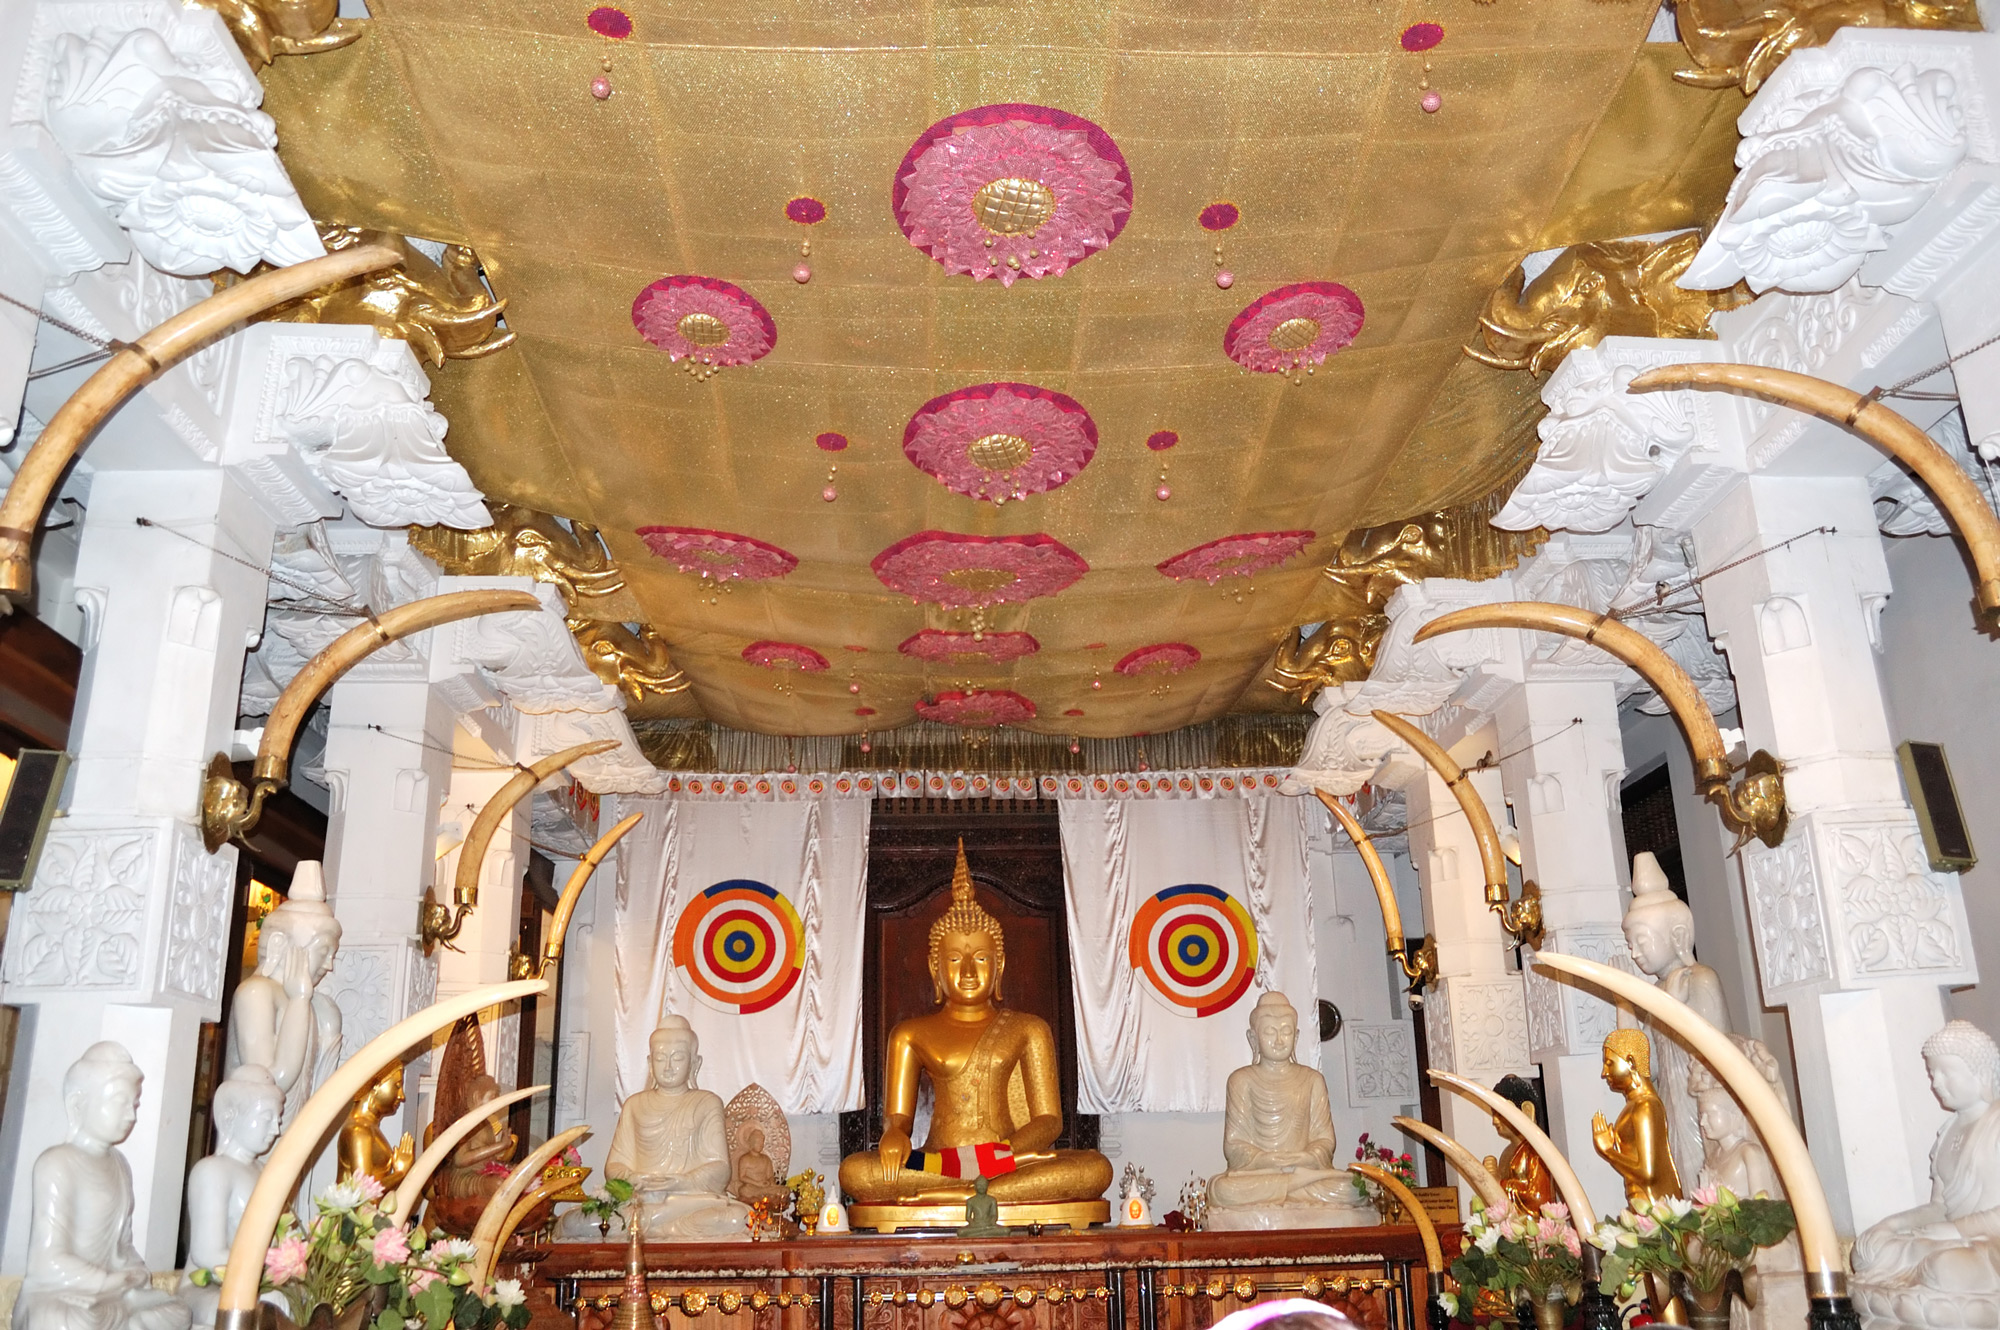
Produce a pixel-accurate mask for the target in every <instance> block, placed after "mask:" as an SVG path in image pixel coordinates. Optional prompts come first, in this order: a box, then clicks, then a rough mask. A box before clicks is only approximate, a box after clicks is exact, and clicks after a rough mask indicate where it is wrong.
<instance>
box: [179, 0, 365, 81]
mask: <svg viewBox="0 0 2000 1330" xmlns="http://www.w3.org/2000/svg"><path fill="white" fill-rule="evenodd" d="M194 3H195V4H197V5H199V6H201V8H203V9H212V10H214V11H215V12H216V13H218V14H220V15H222V21H223V23H224V24H225V25H227V27H228V28H229V35H230V36H232V37H234V38H235V39H236V45H237V47H238V48H239V49H241V50H242V52H243V58H244V59H245V60H248V61H249V62H250V67H251V68H252V69H262V68H263V67H264V66H266V65H268V64H270V63H271V61H272V60H274V59H276V58H277V57H278V56H281V55H311V54H312V53H313V52H315V51H337V50H339V49H340V48H341V47H343V46H346V45H347V44H348V43H350V42H353V41H357V40H359V39H360V37H361V34H362V33H364V32H366V31H368V20H367V19H360V18H341V17H340V0H194Z"/></svg>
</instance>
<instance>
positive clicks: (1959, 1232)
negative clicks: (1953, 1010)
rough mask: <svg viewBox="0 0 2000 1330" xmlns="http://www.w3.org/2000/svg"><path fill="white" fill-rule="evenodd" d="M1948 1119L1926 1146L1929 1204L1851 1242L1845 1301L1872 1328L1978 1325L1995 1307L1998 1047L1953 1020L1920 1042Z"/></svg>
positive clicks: (1999, 1262) (1999, 1295) (1998, 1298)
mask: <svg viewBox="0 0 2000 1330" xmlns="http://www.w3.org/2000/svg"><path fill="white" fill-rule="evenodd" d="M1924 1065H1925V1066H1926V1067H1927V1068H1928V1069H1929V1071H1930V1078H1931V1092H1932V1093H1933V1094H1935V1095H1936V1096H1937V1101H1938V1103H1939V1104H1941V1105H1943V1106H1944V1108H1945V1110H1946V1111H1947V1112H1949V1113H1950V1114H1951V1117H1949V1118H1948V1119H1946V1121H1945V1124H1944V1126H1943V1127H1942V1128H1940V1129H1939V1130H1938V1137H1937V1143H1936V1144H1935V1145H1933V1146H1932V1147H1931V1198H1930V1200H1929V1201H1927V1202H1926V1203H1924V1204H1923V1205H1920V1206H1918V1207H1916V1208H1915V1209H1914V1210H1905V1211H1903V1212H1902V1213H1900V1214H1893V1215H1890V1216H1889V1217H1888V1218H1887V1219H1884V1220H1883V1221H1881V1222H1880V1223H1878V1224H1876V1225H1875V1226H1874V1227H1873V1228H1871V1229H1869V1230H1868V1231H1867V1232H1865V1233H1863V1234H1862V1235H1861V1236H1860V1237H1859V1238H1857V1239H1856V1240H1855V1243H1854V1262H1853V1263H1854V1280H1853V1285H1854V1301H1855V1303H1856V1305H1857V1306H1858V1307H1859V1308H1860V1309H1861V1311H1862V1313H1863V1315H1865V1316H1867V1317H1868V1319H1869V1321H1870V1323H1871V1324H1879V1325H1890V1326H1894V1325H1907V1326H1921V1327H1926V1328H1928V1327H1933V1326H1936V1327H1942V1326H1960V1325H1977V1324H1981V1322H1980V1321H1978V1320H1975V1319H1969V1318H1968V1313H1969V1312H1970V1311H1971V1310H1972V1309H1974V1308H1983V1309H1985V1314H1987V1315H1990V1314H1991V1310H1992V1308H1993V1306H1994V1304H1995V1303H1996V1302H2000V1046H1996V1045H1995V1044H1994V1042H1993V1040H1992V1039H1990V1038H1988V1037H1987V1035H1986V1034H1985V1033H1984V1032H1983V1031H1981V1030H1980V1029H1979V1028H1978V1027H1977V1026H1975V1025H1972V1024H1969V1023H1968V1022H1965V1021H1953V1022H1951V1024H1949V1025H1947V1026H1945V1027H1944V1028H1943V1029H1942V1030H1939V1031H1938V1032H1937V1033H1936V1034H1934V1035H1932V1036H1931V1037H1930V1038H1929V1039H1927V1040H1925V1041H1924Z"/></svg>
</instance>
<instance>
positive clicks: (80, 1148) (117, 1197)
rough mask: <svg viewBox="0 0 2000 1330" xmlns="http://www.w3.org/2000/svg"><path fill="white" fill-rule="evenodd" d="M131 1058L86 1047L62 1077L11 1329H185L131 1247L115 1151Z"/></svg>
mask: <svg viewBox="0 0 2000 1330" xmlns="http://www.w3.org/2000/svg"><path fill="white" fill-rule="evenodd" d="M143 1079H144V1078H143V1077H142V1076H141V1075H140V1073H139V1069H138V1067H136V1066H134V1065H133V1063H132V1057H131V1054H129V1053H127V1052H126V1051H125V1049H124V1048H123V1047H122V1046H121V1045H119V1044H116V1043H112V1042H110V1041H109V1040H106V1041H105V1042H103V1043H97V1044H92V1045H91V1046H90V1047H89V1048H87V1049H85V1050H84V1054H83V1056H82V1057H81V1058H78V1059H77V1060H76V1061H75V1062H74V1063H72V1064H71V1065H70V1069H69V1071H68V1072H67V1073H66V1074H65V1075H64V1076H63V1087H62V1088H63V1113H64V1114H65V1115H66V1116H67V1118H68V1120H69V1139H68V1140H66V1141H64V1142H63V1143H62V1144H61V1145H52V1146H50V1147H49V1148H48V1149H46V1150H44V1151H42V1153H41V1155H40V1157H39V1158H37V1159H36V1160H35V1168H34V1174H33V1177H32V1180H31V1181H30V1182H29V1184H28V1185H29V1186H30V1187H31V1188H32V1192H33V1194H32V1196H31V1197H30V1199H29V1210H28V1214H29V1228H28V1259H27V1271H26V1275H25V1277H24V1278H23V1279H22V1281H21V1292H20V1296H19V1298H18V1299H17V1300H16V1301H15V1303H14V1322H13V1325H14V1330H128V1328H129V1330H187V1326H188V1324H189V1314H188V1309H187V1307H186V1306H184V1305H183V1304H182V1303H181V1302H179V1301H178V1300H176V1299H175V1298H174V1296H173V1295H172V1294H170V1293H162V1292H161V1291H160V1290H158V1289H156V1288H154V1287H153V1282H152V1275H151V1273H150V1272H149V1271H148V1270H147V1269H146V1265H145V1262H143V1261H141V1260H140V1259H139V1253H138V1251H137V1250H136V1249H134V1247H133V1245H132V1169H131V1166H130V1165H128V1164H127V1163H126V1162H125V1156H124V1155H123V1154H121V1153H120V1152H119V1150H118V1144H119V1142H121V1141H123V1140H124V1139H125V1138H126V1137H127V1136H129V1135H131V1134H132V1124H133V1123H134V1122H136V1121H137V1120H138V1116H139V1085H140V1082H141V1081H142V1080H143Z"/></svg>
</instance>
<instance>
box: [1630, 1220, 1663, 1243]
mask: <svg viewBox="0 0 2000 1330" xmlns="http://www.w3.org/2000/svg"><path fill="white" fill-rule="evenodd" d="M1632 1227H1633V1228H1634V1229H1637V1230H1638V1233H1639V1236H1640V1237H1642V1238H1650V1237H1652V1236H1653V1235H1654V1234H1655V1233H1658V1232H1659V1231H1660V1225H1659V1221H1658V1220H1656V1219H1654V1218H1653V1217H1652V1216H1651V1215H1636V1216H1634V1217H1633V1220H1632Z"/></svg>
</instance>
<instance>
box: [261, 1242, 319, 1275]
mask: <svg viewBox="0 0 2000 1330" xmlns="http://www.w3.org/2000/svg"><path fill="white" fill-rule="evenodd" d="M310 1250H311V1249H310V1248H309V1247H307V1246H306V1240H305V1239H304V1238H301V1237H297V1236H294V1237H289V1238H286V1239H284V1240H283V1241H282V1242H274V1243H272V1244H271V1248H270V1250H269V1251H267V1252H265V1253H264V1278H266V1279H268V1280H270V1281H271V1282H272V1283H273V1284H289V1283H291V1282H292V1281H293V1280H294V1279H301V1278H304V1276H305V1273H306V1254H307V1252H308V1251H310Z"/></svg>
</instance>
